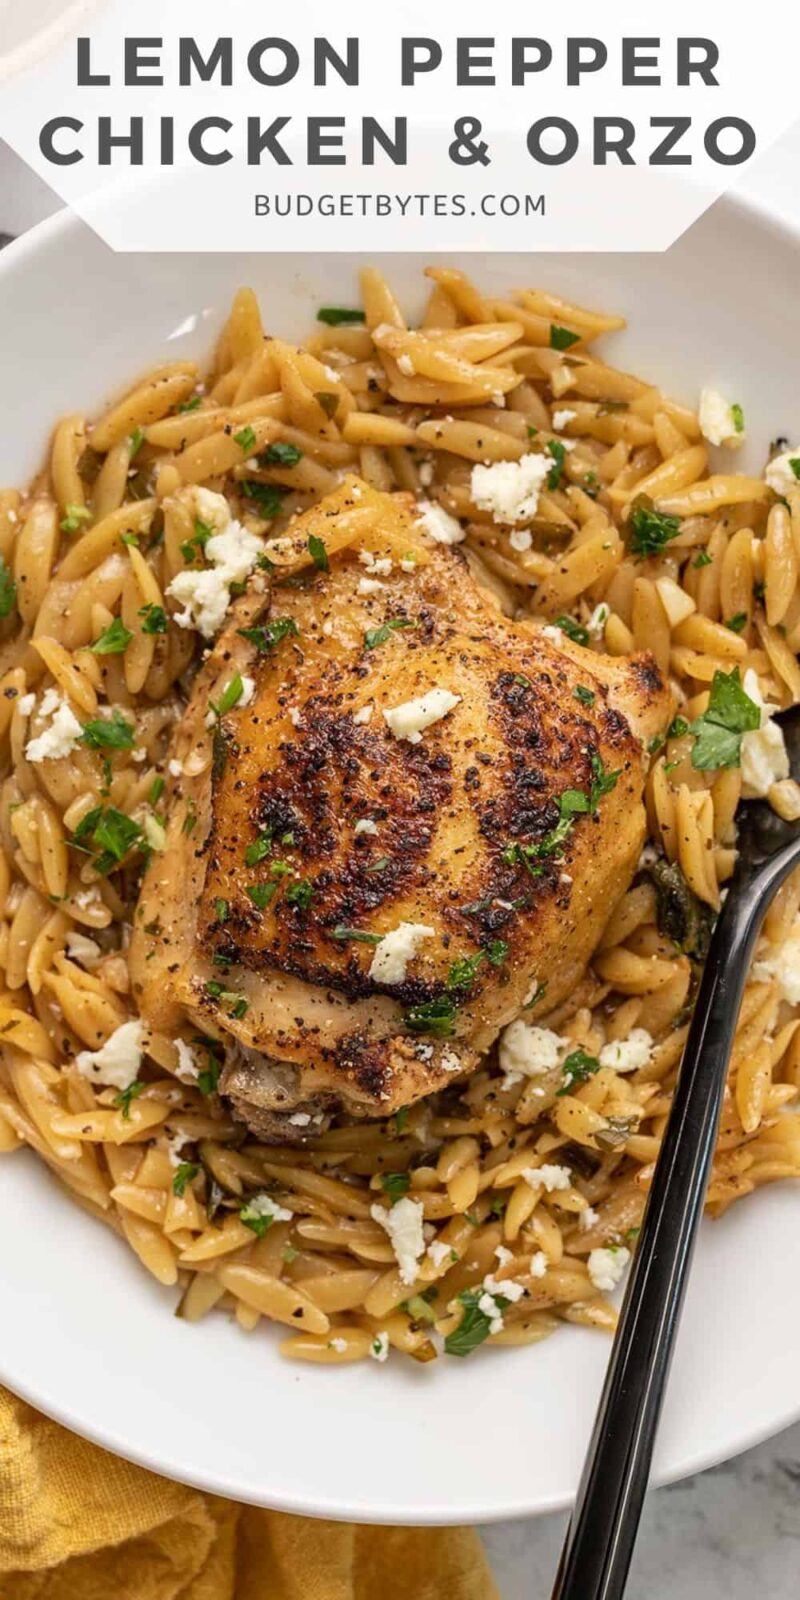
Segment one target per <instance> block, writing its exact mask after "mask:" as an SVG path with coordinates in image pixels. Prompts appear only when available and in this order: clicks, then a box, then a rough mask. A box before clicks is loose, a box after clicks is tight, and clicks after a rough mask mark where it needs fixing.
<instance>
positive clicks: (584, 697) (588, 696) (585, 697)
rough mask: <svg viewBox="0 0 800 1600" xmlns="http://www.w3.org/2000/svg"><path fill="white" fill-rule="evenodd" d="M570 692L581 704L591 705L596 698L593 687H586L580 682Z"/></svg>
mask: <svg viewBox="0 0 800 1600" xmlns="http://www.w3.org/2000/svg"><path fill="white" fill-rule="evenodd" d="M572 692H573V694H574V696H575V699H576V700H580V703H581V705H582V706H593V705H594V703H595V700H596V699H597V695H596V694H595V692H594V689H587V688H585V686H584V685H583V684H582V683H579V684H577V685H576V687H575V688H574V689H573V691H572Z"/></svg>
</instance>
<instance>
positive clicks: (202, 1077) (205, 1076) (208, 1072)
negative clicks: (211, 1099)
mask: <svg viewBox="0 0 800 1600" xmlns="http://www.w3.org/2000/svg"><path fill="white" fill-rule="evenodd" d="M221 1070H222V1069H221V1067H220V1064H219V1062H218V1061H215V1060H214V1057H213V1056H211V1055H210V1056H209V1057H208V1058H207V1062H206V1065H205V1066H204V1067H202V1068H201V1069H200V1071H199V1072H198V1074H197V1087H198V1089H199V1090H200V1093H201V1094H205V1095H209V1094H216V1092H217V1084H218V1083H219V1075H220V1072H221Z"/></svg>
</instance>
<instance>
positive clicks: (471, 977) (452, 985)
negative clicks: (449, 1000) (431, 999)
mask: <svg viewBox="0 0 800 1600" xmlns="http://www.w3.org/2000/svg"><path fill="white" fill-rule="evenodd" d="M485 957H486V952H485V951H484V950H476V952H475V954H474V955H471V956H459V958H458V960H457V961H454V962H453V964H452V966H451V968H450V971H449V972H448V974H447V978H446V979H445V987H446V988H447V989H448V990H449V991H450V993H451V994H452V993H453V992H455V993H458V991H459V990H466V989H471V988H472V985H473V983H474V982H475V979H476V977H477V975H478V968H479V966H480V965H481V962H482V961H484V960H485Z"/></svg>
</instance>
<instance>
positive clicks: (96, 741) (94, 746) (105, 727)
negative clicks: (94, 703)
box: [81, 711, 134, 750]
mask: <svg viewBox="0 0 800 1600" xmlns="http://www.w3.org/2000/svg"><path fill="white" fill-rule="evenodd" d="M133 731H134V730H133V723H132V722H126V721H125V718H124V717H123V715H122V713H121V712H120V711H115V712H114V714H113V716H111V717H96V718H95V719H94V720H93V721H92V722H84V724H83V733H82V734H81V744H85V745H88V747H89V749H90V750H131V749H132V748H133Z"/></svg>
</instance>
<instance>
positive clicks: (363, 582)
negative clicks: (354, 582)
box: [358, 578, 385, 594]
mask: <svg viewBox="0 0 800 1600" xmlns="http://www.w3.org/2000/svg"><path fill="white" fill-rule="evenodd" d="M383 588H385V585H384V584H382V583H381V580H380V578H359V580H358V593H359V594H380V593H381V590H382V589H383Z"/></svg>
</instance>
